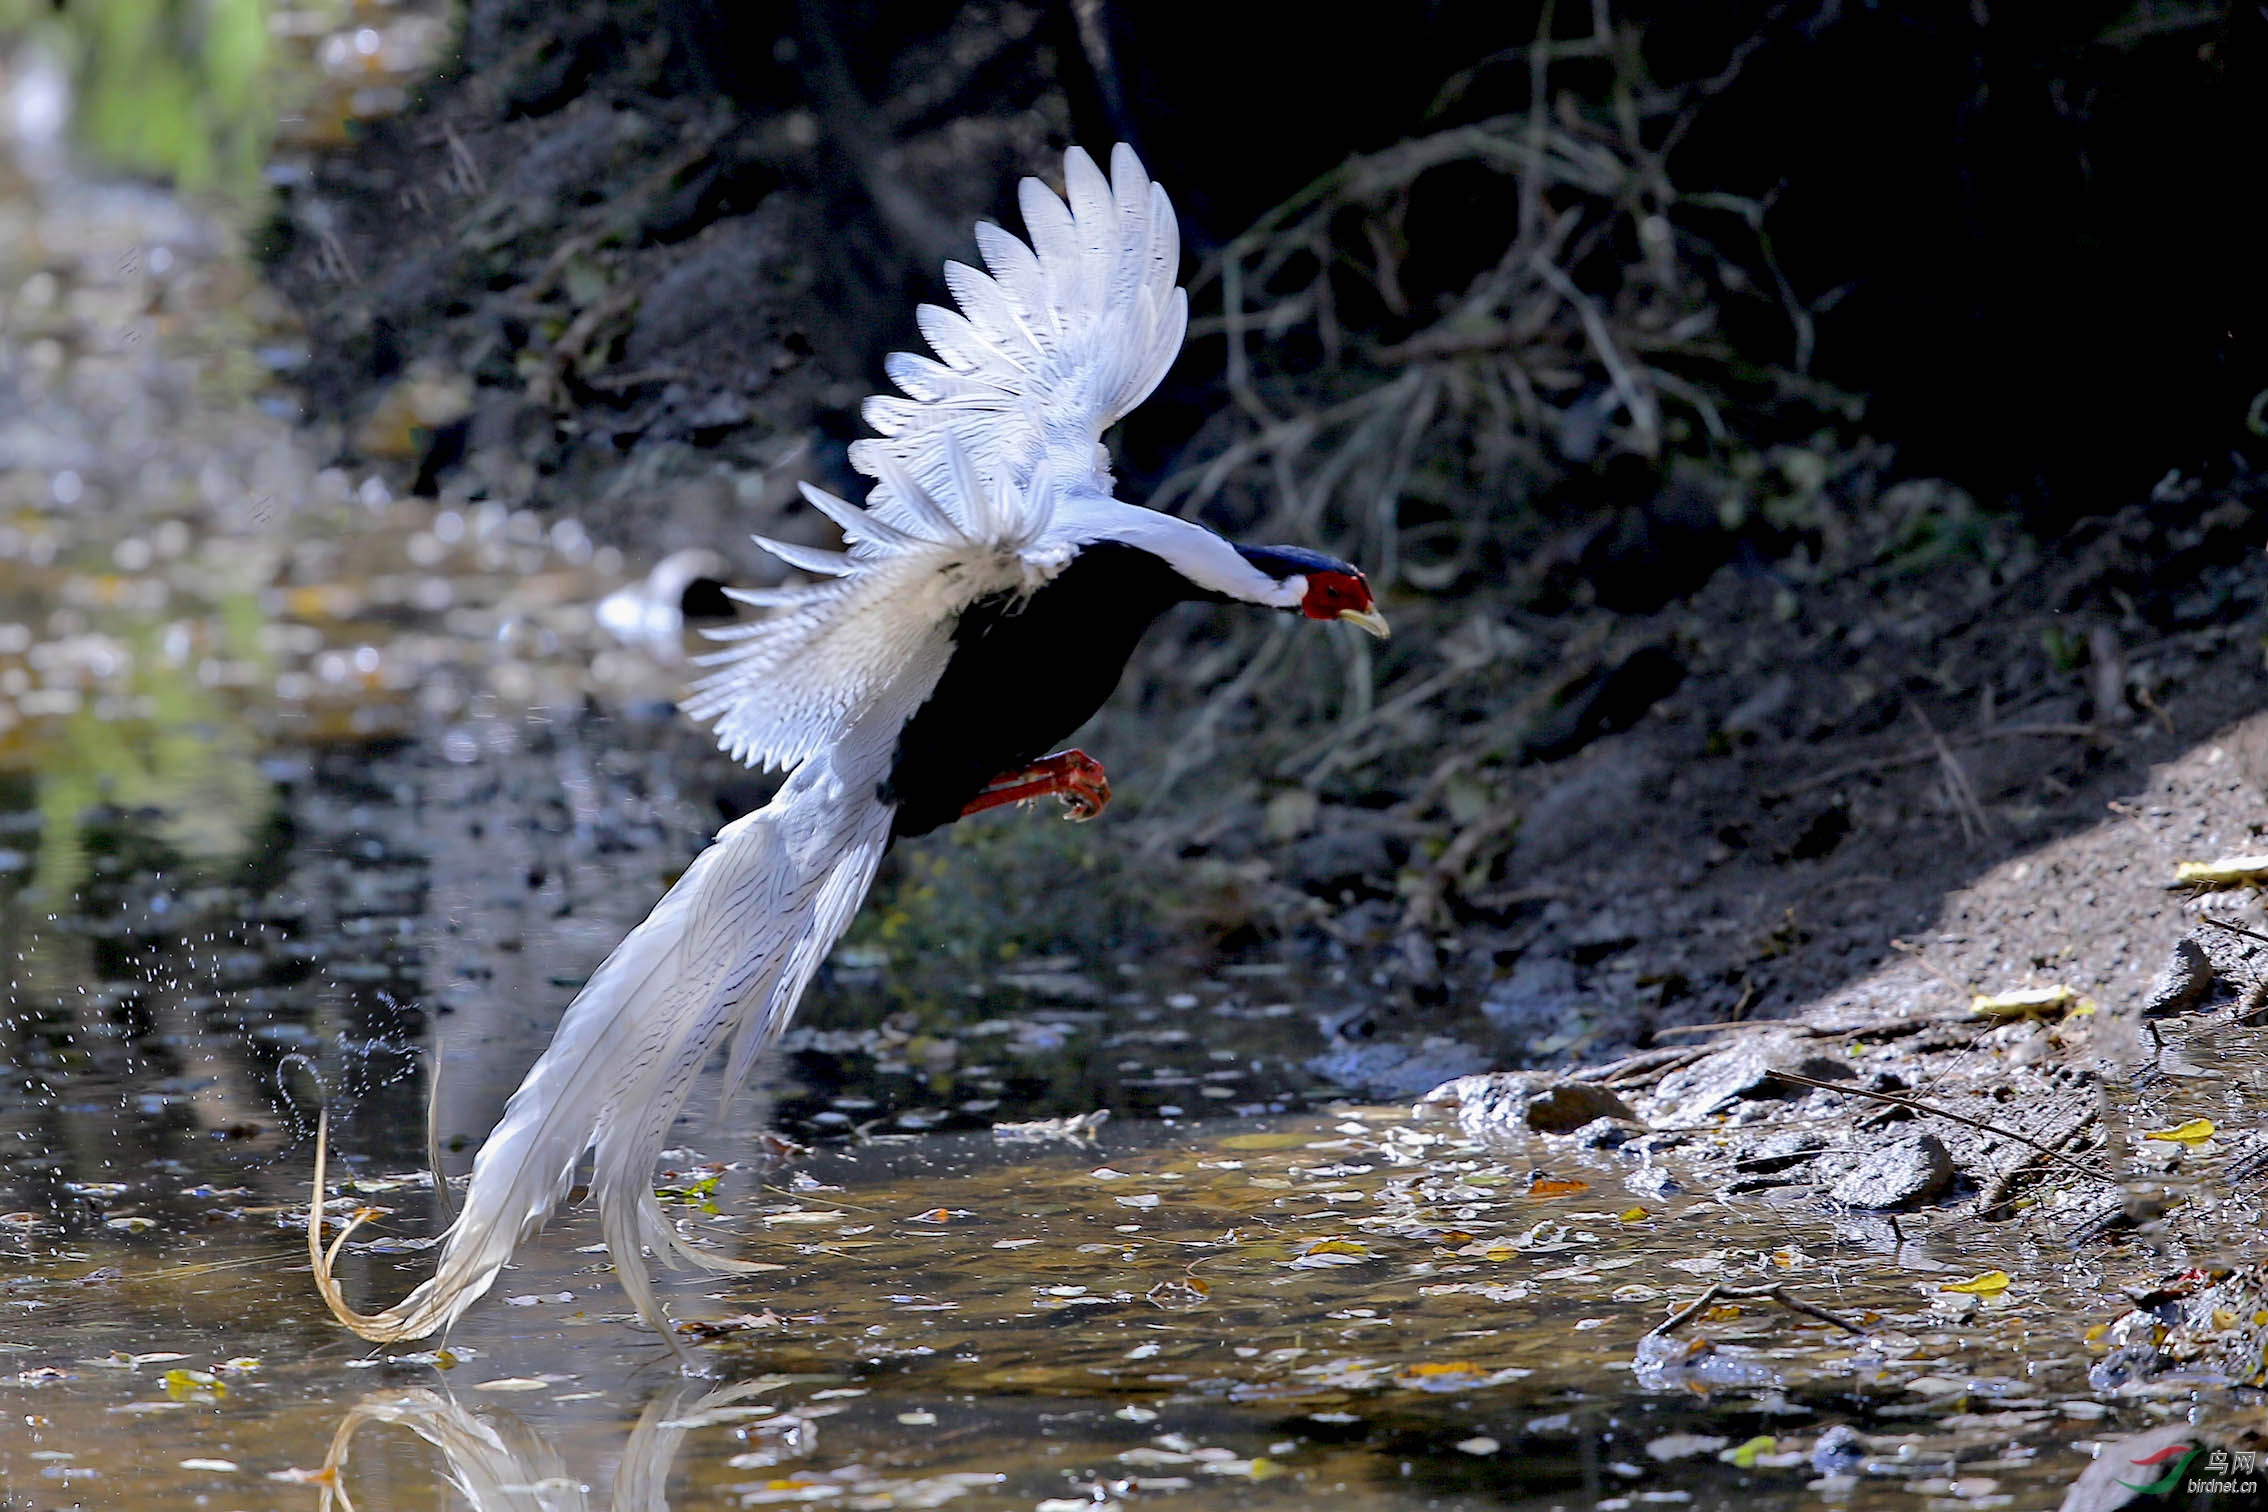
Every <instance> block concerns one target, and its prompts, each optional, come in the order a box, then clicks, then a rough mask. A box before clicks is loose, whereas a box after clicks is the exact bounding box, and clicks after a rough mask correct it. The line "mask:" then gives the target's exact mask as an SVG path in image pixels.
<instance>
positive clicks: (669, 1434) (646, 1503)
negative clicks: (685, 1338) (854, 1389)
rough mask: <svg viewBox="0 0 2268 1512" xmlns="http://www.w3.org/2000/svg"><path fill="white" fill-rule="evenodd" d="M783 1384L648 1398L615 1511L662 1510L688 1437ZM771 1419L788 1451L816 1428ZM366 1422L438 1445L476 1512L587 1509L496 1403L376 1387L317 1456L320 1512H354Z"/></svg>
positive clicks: (788, 1416)
mask: <svg viewBox="0 0 2268 1512" xmlns="http://www.w3.org/2000/svg"><path fill="white" fill-rule="evenodd" d="M784 1384H785V1382H784V1381H783V1380H782V1379H781V1378H780V1377H777V1376H765V1377H761V1378H759V1379H756V1380H753V1381H741V1382H738V1383H736V1384H734V1385H731V1386H725V1387H720V1388H718V1389H716V1390H714V1391H709V1392H705V1393H704V1392H702V1391H701V1390H700V1388H699V1387H698V1386H686V1387H681V1388H680V1389H678V1390H677V1391H674V1392H671V1393H669V1394H668V1395H666V1396H659V1397H656V1398H654V1400H653V1401H651V1402H649V1403H647V1404H646V1410H645V1411H644V1412H642V1413H640V1414H639V1415H638V1421H637V1424H636V1426H634V1427H632V1428H631V1430H630V1437H629V1440H628V1441H627V1442H626V1443H624V1445H623V1446H622V1458H621V1460H620V1462H619V1464H618V1465H617V1466H616V1468H615V1472H614V1495H613V1498H612V1500H611V1502H610V1503H609V1504H608V1505H609V1506H611V1507H612V1509H613V1512H669V1472H670V1466H671V1465H672V1464H673V1463H674V1462H675V1461H676V1459H677V1451H678V1448H679V1447H680V1446H681V1445H682V1444H683V1443H684V1441H685V1435H686V1434H687V1433H689V1432H691V1431H692V1430H693V1429H695V1428H698V1427H702V1426H705V1425H706V1424H708V1423H712V1422H715V1421H717V1420H718V1418H717V1416H716V1414H719V1413H727V1414H732V1415H737V1414H736V1413H734V1411H733V1410H734V1409H736V1408H738V1407H739V1404H741V1403H743V1402H746V1401H747V1400H748V1399H749V1398H751V1397H755V1396H760V1395H762V1394H763V1393H765V1392H767V1391H771V1390H774V1389H776V1388H777V1387H779V1386H781V1385H784ZM743 1410H745V1409H743ZM771 1421H772V1422H776V1423H779V1424H780V1430H781V1432H782V1433H783V1434H784V1435H787V1436H790V1437H791V1438H792V1439H793V1443H792V1444H791V1445H788V1446H784V1447H786V1448H787V1449H788V1451H789V1452H791V1453H796V1454H801V1453H806V1452H808V1451H809V1449H810V1447H811V1443H810V1440H811V1437H812V1435H813V1434H814V1433H815V1432H816V1431H817V1427H816V1425H815V1424H814V1423H812V1422H811V1421H810V1420H809V1419H808V1418H805V1417H802V1416H799V1415H796V1414H792V1413H782V1414H780V1415H779V1416H778V1417H777V1418H774V1419H771ZM370 1423H384V1424H389V1425H393V1426H398V1427H403V1428H407V1429H409V1430H410V1432H412V1433H414V1434H416V1435H417V1436H418V1437H419V1438H421V1439H424V1440H425V1441H426V1442H427V1443H429V1444H431V1445H432V1446H433V1447H434V1448H436V1449H438V1450H440V1451H441V1455H442V1458H443V1459H444V1460H446V1461H447V1462H448V1476H449V1484H450V1486H452V1487H454V1488H455V1490H456V1492H457V1494H458V1495H459V1496H461V1497H463V1498H464V1501H465V1504H466V1505H467V1506H468V1507H470V1508H472V1509H473V1512H586V1509H588V1508H589V1507H591V1506H592V1502H591V1488H590V1487H589V1486H588V1485H586V1484H585V1483H584V1482H583V1481H582V1480H580V1479H579V1478H577V1477H576V1476H574V1475H571V1474H569V1473H568V1470H567V1466H566V1463H565V1461H563V1460H562V1459H561V1458H560V1457H559V1451H558V1450H556V1449H554V1448H553V1447H552V1446H551V1442H550V1440H548V1439H546V1438H545V1437H544V1436H543V1435H542V1434H541V1433H539V1432H538V1431H537V1430H535V1429H534V1428H531V1427H530V1426H528V1424H526V1423H525V1422H523V1421H521V1420H520V1419H519V1418H518V1417H516V1416H514V1415H513V1414H512V1413H510V1412H506V1411H501V1410H497V1409H488V1410H485V1411H482V1412H479V1413H475V1412H474V1411H472V1410H471V1409H470V1408H468V1407H466V1406H465V1405H464V1404H463V1403H461V1402H459V1401H457V1400H456V1399H455V1398H454V1397H452V1396H450V1395H449V1394H448V1393H446V1392H441V1391H435V1390H433V1389H432V1388H430V1387H423V1386H416V1387H408V1388H403V1389H397V1390H391V1391H374V1392H372V1393H370V1395H368V1396H366V1397H364V1398H363V1399H362V1400H361V1401H359V1402H357V1403H355V1404H354V1406H353V1407H352V1408H351V1409H349V1410H348V1412H347V1415H346V1416H345V1417H344V1418H341V1419H340V1420H339V1426H338V1430H337V1431H336V1432H335V1433H333V1434H332V1435H331V1448H330V1452H329V1453H328V1454H326V1455H325V1456H324V1457H323V1472H322V1482H321V1484H322V1487H323V1492H322V1500H321V1502H320V1504H319V1506H320V1509H321V1512H333V1509H334V1508H336V1509H337V1512H355V1504H354V1500H353V1498H352V1496H351V1495H350V1494H349V1491H348V1485H349V1476H348V1473H347V1455H348V1453H349V1451H350V1450H351V1449H352V1448H353V1446H354V1436H355V1434H356V1433H357V1432H359V1431H360V1430H361V1429H362V1428H363V1426H364V1425H365V1424H370Z"/></svg>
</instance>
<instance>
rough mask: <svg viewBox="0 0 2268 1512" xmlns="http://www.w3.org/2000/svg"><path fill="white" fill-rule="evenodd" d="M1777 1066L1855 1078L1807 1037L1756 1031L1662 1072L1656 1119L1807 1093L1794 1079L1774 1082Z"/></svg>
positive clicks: (1672, 1120) (1703, 1114)
mask: <svg viewBox="0 0 2268 1512" xmlns="http://www.w3.org/2000/svg"><path fill="white" fill-rule="evenodd" d="M1775 1071H1792V1072H1794V1073H1795V1074H1796V1075H1798V1076H1805V1077H1809V1078H1810V1079H1812V1080H1813V1081H1848V1080H1850V1079H1851V1068H1850V1066H1849V1064H1848V1063H1847V1062H1845V1061H1843V1060H1840V1059H1837V1058H1836V1057H1834V1056H1832V1055H1828V1054H1827V1053H1825V1052H1824V1051H1821V1050H1818V1049H1815V1048H1813V1047H1812V1045H1811V1043H1810V1042H1809V1041H1807V1040H1804V1039H1802V1038H1799V1037H1798V1036H1796V1035H1793V1034H1762V1035H1756V1036H1753V1037H1751V1038H1747V1039H1744V1040H1742V1041H1741V1042H1740V1043H1739V1044H1736V1045H1732V1046H1730V1047H1728V1048H1726V1049H1723V1050H1720V1051H1718V1052H1717V1053H1716V1054H1714V1055H1712V1056H1709V1057H1708V1058H1706V1059H1704V1060H1698V1061H1695V1062H1694V1063H1693V1064H1692V1065H1690V1066H1687V1067H1686V1068H1685V1069H1684V1070H1682V1071H1674V1072H1672V1073H1670V1074H1669V1075H1668V1076H1665V1077H1663V1078H1662V1082H1661V1085H1660V1086H1659V1087H1658V1088H1656V1089H1655V1092H1654V1101H1653V1119H1652V1121H1653V1122H1656V1123H1668V1124H1688V1123H1699V1122H1700V1121H1701V1120H1702V1119H1704V1118H1708V1117H1710V1116H1711V1115H1713V1114H1715V1113H1717V1112H1719V1111H1720V1110H1722V1109H1723V1108H1724V1107H1725V1105H1726V1104H1728V1103H1731V1102H1735V1101H1737V1100H1739V1099H1741V1098H1744V1097H1778V1096H1787V1095H1793V1094H1797V1093H1801V1092H1803V1090H1804V1089H1802V1088H1801V1087H1798V1086H1795V1085H1793V1084H1791V1083H1788V1082H1777V1081H1774V1080H1773V1079H1772V1073H1773V1072H1775Z"/></svg>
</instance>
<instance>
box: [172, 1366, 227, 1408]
mask: <svg viewBox="0 0 2268 1512" xmlns="http://www.w3.org/2000/svg"><path fill="white" fill-rule="evenodd" d="M158 1379H159V1380H161V1381H162V1382H164V1383H165V1394H166V1395H167V1396H169V1397H171V1398H173V1399H174V1400H175V1401H177V1402H188V1401H200V1400H201V1401H208V1402H217V1401H219V1400H220V1399H221V1398H222V1397H224V1396H227V1395H228V1388H227V1387H226V1386H223V1385H222V1384H221V1382H220V1377H218V1376H216V1375H214V1374H213V1373H212V1372H211V1371H209V1370H169V1371H167V1372H166V1373H165V1374H164V1375H162V1376H160V1377H159V1378H158Z"/></svg>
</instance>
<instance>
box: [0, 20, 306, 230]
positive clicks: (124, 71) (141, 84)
mask: <svg viewBox="0 0 2268 1512" xmlns="http://www.w3.org/2000/svg"><path fill="white" fill-rule="evenodd" d="M0 30H6V31H12V32H18V33H25V32H28V33H30V34H32V35H34V36H36V37H37V38H38V39H39V40H40V41H41V42H43V43H45V44H46V45H48V46H51V47H53V48H54V49H55V51H56V52H57V53H58V54H60V55H61V56H62V58H63V59H64V61H65V62H66V63H67V64H68V65H69V67H70V69H71V74H72V82H73V87H74V89H75V90H76V92H77V100H76V102H75V106H74V112H73V128H74V130H75V132H76V134H77V136H78V139H79V142H80V144H81V145H82V146H83V147H84V148H85V149H86V150H87V151H88V152H89V153H91V154H92V155H93V156H94V157H95V158H96V159H97V160H98V161H99V162H101V163H102V164H103V165H105V166H107V167H110V168H114V169H123V170H125V171H127V172H130V173H144V174H150V175H152V176H155V177H160V178H165V179H169V180H171V181H172V182H173V183H174V184H176V185H178V186H179V187H180V188H182V189H184V190H189V191H192V192H213V193H219V194H223V195H226V196H229V197H232V198H243V199H250V198H252V197H253V196H255V195H257V193H258V192H259V187H260V165H261V163H262V162H263V161H264V160H265V159H266V157H267V152H268V144H269V141H270V138H271V135H272V133H273V130H274V124H275V104H274V99H273V92H272V88H271V80H270V77H269V60H270V59H269V42H268V17H267V5H266V3H265V0H99V3H97V4H86V5H71V6H67V7H65V8H63V9H62V10H61V11H60V12H56V11H53V10H52V9H51V8H50V7H49V6H47V5H44V4H32V3H29V0H0Z"/></svg>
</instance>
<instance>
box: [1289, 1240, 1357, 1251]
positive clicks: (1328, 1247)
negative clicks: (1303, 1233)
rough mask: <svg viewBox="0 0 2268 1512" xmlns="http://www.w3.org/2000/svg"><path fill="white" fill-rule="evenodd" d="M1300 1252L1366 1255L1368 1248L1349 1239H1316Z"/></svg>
mask: <svg viewBox="0 0 2268 1512" xmlns="http://www.w3.org/2000/svg"><path fill="white" fill-rule="evenodd" d="M1300 1253H1301V1254H1303V1255H1367V1254H1369V1253H1370V1250H1369V1249H1368V1248H1367V1247H1366V1246H1364V1245H1360V1244H1357V1243H1355V1242H1354V1241H1353V1240H1351V1239H1318V1240H1317V1241H1316V1242H1315V1243H1313V1244H1311V1245H1309V1246H1308V1247H1307V1248H1306V1249H1304V1250H1302V1251H1300Z"/></svg>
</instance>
